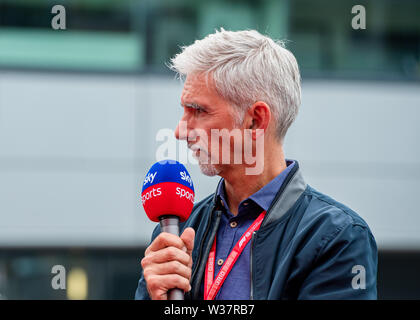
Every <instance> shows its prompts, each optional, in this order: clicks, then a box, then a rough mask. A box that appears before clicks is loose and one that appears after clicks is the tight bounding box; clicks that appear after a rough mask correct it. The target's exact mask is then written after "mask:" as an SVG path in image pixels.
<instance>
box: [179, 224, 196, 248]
mask: <svg viewBox="0 0 420 320" xmlns="http://www.w3.org/2000/svg"><path fill="white" fill-rule="evenodd" d="M180 238H181V240H182V241H183V242H184V244H185V246H186V247H187V253H188V254H189V255H191V252H192V251H193V249H194V238H195V231H194V229H193V228H191V227H188V228H186V229H185V230H184V232H183V233H182V235H181V237H180Z"/></svg>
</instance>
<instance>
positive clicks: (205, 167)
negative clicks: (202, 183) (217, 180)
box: [198, 163, 221, 177]
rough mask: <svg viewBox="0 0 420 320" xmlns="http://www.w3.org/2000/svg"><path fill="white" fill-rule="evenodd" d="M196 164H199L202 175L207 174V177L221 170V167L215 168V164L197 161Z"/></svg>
mask: <svg viewBox="0 0 420 320" xmlns="http://www.w3.org/2000/svg"><path fill="white" fill-rule="evenodd" d="M198 165H199V166H200V170H201V172H202V173H203V174H204V175H206V176H209V177H214V176H217V175H218V174H219V173H220V171H221V169H219V168H216V166H214V165H213V164H201V163H199V164H198Z"/></svg>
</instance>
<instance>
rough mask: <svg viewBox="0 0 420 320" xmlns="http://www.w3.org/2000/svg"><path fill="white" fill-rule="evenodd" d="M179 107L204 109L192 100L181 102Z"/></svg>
mask: <svg viewBox="0 0 420 320" xmlns="http://www.w3.org/2000/svg"><path fill="white" fill-rule="evenodd" d="M181 107H185V108H192V109H205V107H203V106H201V105H199V104H197V103H194V102H187V103H184V104H183V103H182V102H181Z"/></svg>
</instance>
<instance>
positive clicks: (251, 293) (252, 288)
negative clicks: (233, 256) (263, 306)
mask: <svg viewBox="0 0 420 320" xmlns="http://www.w3.org/2000/svg"><path fill="white" fill-rule="evenodd" d="M255 234H256V232H255V231H254V232H253V233H252V236H251V252H250V259H249V261H250V263H251V267H250V268H249V270H250V273H251V277H250V278H251V292H250V294H249V299H250V300H254V285H253V282H254V279H253V278H252V247H253V244H254V236H255Z"/></svg>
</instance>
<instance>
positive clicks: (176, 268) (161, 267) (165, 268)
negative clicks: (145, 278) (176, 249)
mask: <svg viewBox="0 0 420 320" xmlns="http://www.w3.org/2000/svg"><path fill="white" fill-rule="evenodd" d="M149 270H151V271H152V272H153V274H157V275H167V274H177V275H180V276H181V277H184V278H186V279H188V280H189V279H190V278H191V268H189V267H188V266H186V265H184V264H182V263H180V262H179V261H169V262H165V263H159V264H153V265H150V266H147V267H146V268H145V269H144V273H146V274H148V273H149Z"/></svg>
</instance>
